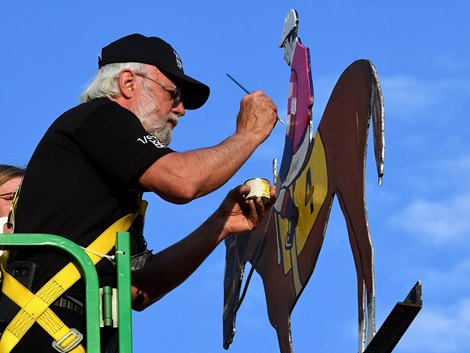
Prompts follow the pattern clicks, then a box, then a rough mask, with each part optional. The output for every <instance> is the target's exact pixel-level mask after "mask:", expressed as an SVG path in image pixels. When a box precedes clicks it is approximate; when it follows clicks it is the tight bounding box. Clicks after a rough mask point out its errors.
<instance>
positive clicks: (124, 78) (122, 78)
mask: <svg viewBox="0 0 470 353" xmlns="http://www.w3.org/2000/svg"><path fill="white" fill-rule="evenodd" d="M136 78H137V76H136V75H135V74H134V73H133V72H132V71H131V70H129V69H124V70H122V71H121V72H120V73H119V76H118V86H119V92H120V93H121V96H122V97H124V98H126V99H130V98H132V97H133V96H134V93H135V84H136Z"/></svg>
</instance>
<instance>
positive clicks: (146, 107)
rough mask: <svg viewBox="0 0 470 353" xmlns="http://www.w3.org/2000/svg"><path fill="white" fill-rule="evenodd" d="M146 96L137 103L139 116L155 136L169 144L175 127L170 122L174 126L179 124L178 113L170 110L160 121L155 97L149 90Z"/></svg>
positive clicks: (163, 142)
mask: <svg viewBox="0 0 470 353" xmlns="http://www.w3.org/2000/svg"><path fill="white" fill-rule="evenodd" d="M145 92H146V93H147V95H146V97H144V98H143V99H142V101H141V102H138V104H137V107H136V109H137V114H136V115H137V117H138V118H139V120H140V122H141V124H142V125H143V126H144V128H145V130H146V131H147V132H148V133H149V134H150V135H152V136H154V137H155V138H156V139H157V140H158V141H159V142H160V143H162V144H163V145H165V146H168V145H169V144H170V142H171V139H172V137H173V129H172V128H170V127H168V125H167V124H168V122H169V121H171V122H172V124H173V128H174V127H176V125H177V124H178V119H179V117H178V115H176V114H175V113H172V112H170V113H169V114H168V115H167V116H166V117H165V118H164V119H163V120H161V121H159V119H158V117H159V116H160V110H159V109H158V106H157V104H156V100H155V98H154V97H153V96H152V94H150V93H149V92H148V91H145Z"/></svg>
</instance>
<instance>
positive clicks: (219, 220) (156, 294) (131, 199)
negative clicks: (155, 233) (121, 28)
mask: <svg viewBox="0 0 470 353" xmlns="http://www.w3.org/2000/svg"><path fill="white" fill-rule="evenodd" d="M208 96H209V88H208V87H207V86H206V85H205V84H203V83H201V82H199V81H197V80H195V79H193V78H192V77H190V76H187V75H186V74H185V73H184V70H183V65H182V61H181V58H180V57H179V56H178V54H177V53H176V51H175V50H174V49H173V48H172V47H171V46H170V45H169V44H168V43H166V42H165V41H163V40H162V39H160V38H157V37H145V36H143V35H140V34H133V35H129V36H126V37H124V38H121V39H119V40H117V41H115V42H113V43H111V44H109V45H108V46H106V47H104V48H103V49H102V54H101V57H100V59H99V71H98V74H97V76H96V78H95V80H94V81H93V82H92V83H91V84H90V85H89V87H88V88H87V89H86V90H85V92H84V93H83V94H82V104H80V105H78V106H77V107H75V108H73V109H71V110H69V111H67V112H66V113H64V114H63V115H62V116H61V117H59V118H58V119H57V120H56V121H55V122H54V123H53V124H52V125H51V127H50V128H49V130H48V131H47V132H46V134H45V136H44V137H43V139H42V140H41V142H40V143H39V145H38V147H37V148H36V150H35V152H34V154H33V156H32V158H31V161H30V163H29V164H28V168H27V171H26V175H25V178H24V180H23V184H22V189H21V193H20V198H19V202H18V208H17V212H16V229H15V232H21V233H49V234H58V235H61V236H65V237H67V238H69V239H71V240H73V241H75V242H76V243H78V244H80V245H82V246H84V247H87V246H89V244H90V243H91V242H92V241H93V240H95V239H96V238H97V236H99V235H100V234H102V233H103V232H104V231H105V230H106V229H107V228H108V227H109V226H110V225H111V224H113V222H115V221H118V220H120V219H121V218H122V217H123V216H126V215H127V214H132V213H135V212H136V211H137V210H138V208H139V194H141V193H142V192H147V191H150V192H154V193H156V194H158V195H159V196H160V197H162V198H163V199H165V200H168V201H170V202H173V203H186V202H189V201H191V200H193V199H195V198H198V197H201V196H203V195H206V194H208V193H210V192H212V191H213V190H215V189H217V188H218V187H220V186H221V185H223V184H224V183H225V182H227V181H228V180H229V179H230V178H231V177H232V176H233V174H234V173H235V172H236V171H237V170H238V169H239V168H240V166H241V165H242V164H243V163H244V162H245V161H246V160H247V159H248V157H249V156H250V155H251V154H252V152H253V151H254V150H255V149H256V147H257V146H259V145H260V144H261V143H262V142H263V141H264V140H265V139H266V138H267V137H268V136H269V134H270V133H271V131H272V129H273V127H274V126H275V124H276V121H277V108H276V105H275V104H274V103H273V101H272V100H271V99H270V98H269V97H268V96H266V95H265V94H264V93H262V92H261V91H256V92H254V93H252V94H249V95H247V96H245V97H244V98H243V99H242V101H241V105H240V111H239V114H238V116H237V128H236V132H235V133H234V134H233V135H231V136H229V137H227V138H226V139H224V140H223V141H222V142H221V143H220V144H218V145H216V146H213V147H208V148H203V149H197V150H192V151H188V152H184V153H179V152H176V151H173V150H172V149H170V148H169V147H168V144H169V143H170V141H171V135H172V131H173V129H174V128H175V126H176V125H177V123H178V120H179V119H180V118H181V117H182V116H183V115H184V114H185V112H186V109H197V108H199V107H201V106H202V105H203V104H204V103H205V102H206V100H207V99H208ZM248 191H249V187H246V186H239V187H237V188H235V189H233V190H232V191H231V192H229V194H228V195H227V197H226V198H225V200H224V201H223V202H222V204H221V206H220V207H219V208H218V209H217V210H216V211H215V212H214V213H213V214H212V215H211V216H210V217H209V218H208V220H207V221H206V222H204V223H203V224H202V225H201V226H200V227H199V228H198V229H196V230H195V231H194V232H193V233H191V234H190V235H188V236H187V237H186V238H184V239H183V240H182V241H180V242H178V243H176V244H174V245H173V246H171V247H170V248H168V249H166V250H164V251H162V252H160V253H158V254H149V253H148V251H146V243H145V240H144V237H143V234H142V224H141V223H142V222H140V220H141V218H140V217H137V219H136V221H135V222H134V223H133V224H132V226H130V229H129V231H130V233H131V238H132V251H133V253H134V254H136V259H137V260H136V261H135V266H134V267H135V271H134V272H133V276H132V294H133V306H134V308H135V309H137V310H142V309H144V308H145V307H147V306H148V305H150V304H152V303H153V302H154V301H156V300H158V299H159V298H161V297H162V296H163V295H165V294H166V293H168V292H169V291H171V290H172V289H174V288H175V287H176V286H178V285H179V284H180V283H181V282H183V281H184V280H185V279H186V278H187V277H188V276H189V275H190V274H191V273H192V272H193V271H194V270H195V269H196V268H197V267H198V266H199V265H200V264H201V263H202V261H204V259H205V258H206V257H207V256H208V255H209V254H210V253H211V251H212V250H213V249H214V248H215V247H216V246H217V245H218V244H219V243H220V242H221V241H222V240H223V239H224V238H225V237H227V236H228V235H230V234H231V233H235V232H241V231H248V230H251V229H253V228H254V227H256V226H257V225H258V224H259V222H260V220H261V218H262V216H263V214H264V213H265V211H266V207H269V206H270V205H264V204H263V202H262V201H261V200H260V199H257V200H255V201H253V200H251V201H247V200H245V199H244V195H246V194H247V192H248ZM274 193H275V192H274V188H272V189H271V196H273V198H274ZM11 255H12V256H11V261H13V260H16V261H17V260H22V261H31V262H34V263H35V264H37V271H36V274H35V278H34V280H33V285H32V288H31V291H32V292H36V291H38V290H39V289H40V288H41V287H42V286H43V285H44V284H45V283H47V281H48V280H49V279H50V278H51V277H52V276H54V275H55V274H56V273H57V272H58V271H59V270H60V269H61V268H62V267H63V266H64V265H65V264H66V263H68V262H69V260H68V259H66V258H64V257H63V256H62V255H61V254H58V253H54V252H52V251H50V250H48V251H37V250H35V251H26V252H25V251H22V252H17V253H13V254H11ZM97 270H98V273H99V278H100V285H102V286H103V285H114V281H115V280H114V276H113V274H114V268H113V265H112V264H111V263H110V262H109V261H100V262H99V263H98V264H97ZM80 302H83V283H81V282H80V281H79V282H78V283H77V284H75V285H74V286H73V287H72V288H71V289H69V290H68V291H67V292H66V293H64V294H63V295H61V297H60V299H59V300H57V301H55V302H54V303H53V304H52V306H51V308H52V310H53V311H54V312H56V313H57V315H58V316H59V318H60V319H61V320H62V321H63V322H64V323H65V324H66V325H68V326H69V327H73V328H76V329H77V330H79V331H81V332H82V333H85V332H84V327H85V326H84V322H85V319H84V316H83V308H82V307H81V306H82V305H81V303H80ZM7 329H8V327H7ZM112 334H113V332H103V339H102V341H103V342H104V345H106V343H108V341H109V337H111V336H112ZM73 339H77V340H78V338H76V337H72V340H73ZM51 341H52V338H51V337H50V335H49V334H48V333H46V332H45V331H44V330H43V328H42V327H40V326H39V325H38V324H37V323H35V324H34V325H33V326H32V327H31V329H29V330H28V332H27V333H26V334H25V335H24V337H23V338H21V340H20V341H19V343H18V344H16V346H15V348H13V350H12V352H32V351H39V352H42V353H44V352H49V351H51V352H54V350H53V348H51ZM82 344H83V342H82ZM1 347H2V346H1V341H0V348H1ZM0 350H1V349H0Z"/></svg>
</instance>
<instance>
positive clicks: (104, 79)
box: [80, 62, 147, 103]
mask: <svg viewBox="0 0 470 353" xmlns="http://www.w3.org/2000/svg"><path fill="white" fill-rule="evenodd" d="M124 69H130V70H132V71H134V72H136V73H140V74H146V73H147V65H146V64H142V63H135V62H130V63H113V64H108V65H104V66H102V67H101V68H100V69H99V70H98V72H97V74H96V76H95V78H94V79H93V80H92V81H91V82H90V83H89V84H88V85H87V87H86V88H85V90H84V91H83V92H82V94H81V95H80V102H82V103H85V102H89V101H92V100H94V99H97V98H116V97H118V96H119V95H120V93H119V87H118V84H117V78H118V76H119V73H120V72H121V71H122V70H124Z"/></svg>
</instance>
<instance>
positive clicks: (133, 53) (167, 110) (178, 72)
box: [81, 34, 210, 145]
mask: <svg viewBox="0 0 470 353" xmlns="http://www.w3.org/2000/svg"><path fill="white" fill-rule="evenodd" d="M98 65H99V71H98V74H97V76H96V78H95V79H94V81H93V82H91V84H90V85H89V86H88V87H87V89H86V90H85V92H84V93H83V94H82V96H81V100H82V102H86V101H90V100H93V99H97V98H101V97H107V98H110V99H112V100H114V101H116V102H117V103H119V104H120V105H122V106H123V107H125V108H127V109H129V110H130V111H132V112H133V113H134V114H136V115H137V116H138V117H139V119H140V121H141V123H142V125H143V126H144V128H145V130H146V131H147V132H148V133H149V134H151V135H153V136H155V137H156V138H157V139H158V140H159V141H160V142H161V143H162V144H164V145H168V144H169V142H170V141H171V135H172V129H173V128H174V127H175V126H176V124H177V122H178V118H179V117H180V116H182V115H184V112H185V109H197V108H199V107H201V106H202V105H203V104H204V103H205V102H206V101H207V98H208V97H209V92H210V90H209V87H207V86H206V85H205V84H203V83H201V82H199V81H197V80H195V79H193V78H192V77H190V76H187V75H186V74H185V73H184V70H183V65H182V62H181V58H180V57H179V55H178V54H177V53H176V51H175V50H174V49H173V48H172V47H171V46H170V45H169V44H168V43H166V42H165V41H163V40H162V39H160V38H157V37H145V36H142V35H140V34H132V35H129V36H127V37H124V38H121V39H119V40H117V41H115V42H113V43H111V44H109V45H108V46H106V47H104V48H103V49H102V53H101V57H100V58H99V62H98Z"/></svg>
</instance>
